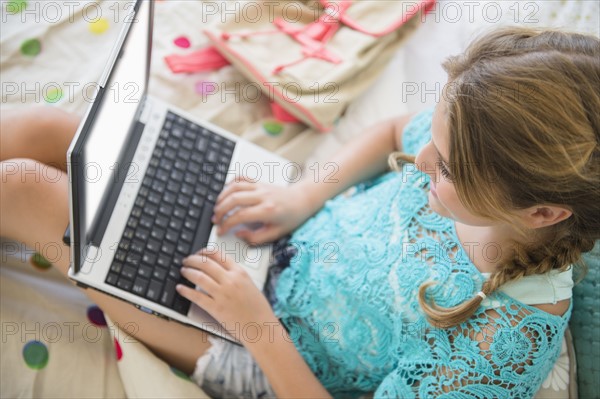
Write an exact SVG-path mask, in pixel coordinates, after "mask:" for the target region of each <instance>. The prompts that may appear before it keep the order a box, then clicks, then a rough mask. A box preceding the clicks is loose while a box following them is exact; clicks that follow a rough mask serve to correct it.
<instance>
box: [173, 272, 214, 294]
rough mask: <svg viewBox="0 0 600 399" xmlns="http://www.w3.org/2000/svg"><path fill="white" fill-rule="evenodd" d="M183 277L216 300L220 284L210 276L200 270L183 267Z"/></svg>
mask: <svg viewBox="0 0 600 399" xmlns="http://www.w3.org/2000/svg"><path fill="white" fill-rule="evenodd" d="M181 275H182V276H183V277H185V278H186V279H188V280H189V281H191V282H192V283H194V284H196V285H197V286H198V287H200V288H202V289H203V290H204V291H206V293H207V294H208V295H209V296H210V297H211V298H214V297H215V294H217V293H218V292H219V284H217V282H216V281H215V280H213V279H212V278H211V277H210V276H209V275H208V274H206V273H204V272H201V271H200V270H198V269H194V268H192V267H182V268H181Z"/></svg>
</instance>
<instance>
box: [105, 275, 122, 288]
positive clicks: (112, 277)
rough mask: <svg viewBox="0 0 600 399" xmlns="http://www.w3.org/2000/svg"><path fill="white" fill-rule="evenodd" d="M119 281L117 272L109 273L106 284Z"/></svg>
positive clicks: (114, 283)
mask: <svg viewBox="0 0 600 399" xmlns="http://www.w3.org/2000/svg"><path fill="white" fill-rule="evenodd" d="M117 281H119V275H118V274H117V273H108V276H107V277H106V284H110V285H117Z"/></svg>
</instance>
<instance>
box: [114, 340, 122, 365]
mask: <svg viewBox="0 0 600 399" xmlns="http://www.w3.org/2000/svg"><path fill="white" fill-rule="evenodd" d="M114 341H115V353H116V354H117V360H121V358H122V357H123V351H122V350H121V345H119V341H117V339H116V338H114Z"/></svg>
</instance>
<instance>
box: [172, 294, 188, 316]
mask: <svg viewBox="0 0 600 399" xmlns="http://www.w3.org/2000/svg"><path fill="white" fill-rule="evenodd" d="M190 306H191V302H190V301H188V300H187V299H185V298H184V297H182V296H181V295H179V294H176V295H175V302H174V303H173V310H174V311H176V312H177V313H181V314H183V315H186V314H187V312H189V310H190Z"/></svg>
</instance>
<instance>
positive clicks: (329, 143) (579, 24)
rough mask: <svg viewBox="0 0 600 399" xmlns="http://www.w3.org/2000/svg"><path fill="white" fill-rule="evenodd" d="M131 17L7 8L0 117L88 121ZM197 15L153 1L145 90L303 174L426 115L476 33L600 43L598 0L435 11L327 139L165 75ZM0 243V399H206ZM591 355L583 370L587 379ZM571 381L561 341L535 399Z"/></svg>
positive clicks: (214, 75) (229, 71)
mask: <svg viewBox="0 0 600 399" xmlns="http://www.w3.org/2000/svg"><path fill="white" fill-rule="evenodd" d="M468 4H470V5H468ZM128 6H130V3H128V2H124V1H121V2H118V1H117V2H115V1H108V0H106V1H91V0H88V1H77V2H62V1H59V2H47V1H22V0H21V1H2V3H1V12H2V14H1V15H2V34H1V39H0V43H1V52H0V67H1V69H2V76H1V81H2V82H1V83H2V103H1V104H0V111H4V110H7V109H12V108H18V107H26V106H29V105H31V104H46V105H47V106H50V107H60V108H63V109H65V110H68V111H72V112H75V113H78V114H79V115H82V114H83V112H84V111H85V109H86V107H87V106H88V104H89V98H90V97H89V96H90V93H91V91H90V90H91V89H90V87H92V86H93V82H95V81H96V80H97V79H98V78H99V75H100V73H101V71H102V68H103V65H104V62H105V59H106V56H107V55H108V53H109V51H110V48H111V46H112V44H113V42H114V40H115V39H116V36H117V34H118V30H119V26H120V24H121V23H122V21H123V19H124V15H125V11H126V9H127V7H128ZM202 10H203V8H202V4H201V2H196V1H177V0H166V1H158V2H157V4H156V20H155V38H154V48H153V60H152V77H151V85H150V92H151V93H152V94H154V95H155V96H157V97H159V98H162V99H164V100H166V101H169V102H171V103H173V104H176V105H177V106H179V107H180V108H182V109H184V110H186V111H188V112H190V113H192V114H194V115H196V116H198V117H200V118H205V119H208V120H210V121H211V122H213V123H216V124H217V125H220V126H222V127H224V128H225V129H228V130H230V131H232V132H233V133H235V134H238V135H240V136H242V137H244V138H246V139H248V140H250V141H253V142H255V143H257V144H258V145H261V146H263V147H265V148H268V149H270V150H273V151H275V152H277V153H278V154H280V155H282V156H284V157H286V158H288V159H290V160H292V161H295V162H298V163H301V164H308V163H312V162H317V161H321V162H322V161H324V160H327V159H328V158H329V157H330V156H331V154H332V153H333V152H334V151H336V150H337V149H338V148H339V147H340V146H341V145H343V144H344V143H345V142H347V141H348V140H350V139H351V138H353V137H355V136H356V135H358V134H368V130H365V129H366V128H367V127H368V126H369V125H370V124H372V123H375V122H377V121H380V120H382V119H385V118H389V117H392V116H395V115H398V114H402V113H406V112H416V111H419V110H422V109H425V108H427V107H431V106H432V105H434V104H435V103H436V101H437V99H438V98H439V95H440V91H441V85H442V84H443V82H445V74H444V72H443V71H442V69H441V67H440V62H441V60H443V58H444V57H446V56H447V55H450V54H454V53H458V52H460V51H461V49H462V48H464V46H465V45H466V43H468V42H469V40H470V39H471V38H472V37H473V36H474V35H475V34H476V33H477V32H480V31H482V30H485V29H488V28H491V27H494V26H499V25H504V24H530V25H535V26H557V27H566V28H568V29H570V30H577V31H581V32H586V33H592V34H595V35H600V6H599V3H598V2H597V1H538V2H491V1H481V2H470V3H469V2H456V1H446V0H440V1H439V2H438V4H437V5H436V7H435V8H434V9H433V10H432V12H431V13H430V14H428V16H427V17H426V18H424V21H423V22H422V24H421V26H420V27H419V28H418V30H417V31H416V32H415V33H414V34H412V35H411V36H410V37H409V38H408V39H407V41H406V42H405V43H404V44H403V46H402V47H401V48H400V49H399V50H398V51H397V52H396V53H395V55H394V57H393V59H392V60H391V62H390V63H389V65H388V66H387V67H386V69H385V70H384V72H383V73H382V74H381V75H380V76H379V78H378V79H377V80H376V82H375V83H374V84H373V85H372V86H371V87H370V88H369V89H368V90H366V91H365V92H364V93H362V94H361V95H360V96H359V97H358V98H357V99H356V100H355V101H354V102H353V103H352V104H351V105H350V106H349V107H348V109H347V110H346V112H345V114H344V115H343V116H342V117H341V118H340V119H339V121H338V122H337V124H336V126H335V127H334V129H333V130H332V131H331V132H329V133H319V132H317V131H315V130H312V129H309V128H308V127H306V126H305V125H303V124H301V123H284V122H280V121H278V120H276V119H274V117H273V115H272V114H271V110H270V108H269V106H268V104H267V103H263V102H258V103H255V102H253V103H249V102H244V101H215V100H213V99H210V100H207V99H206V98H205V97H204V96H202V95H201V93H199V92H198V89H197V87H198V84H199V82H202V81H216V82H220V81H229V82H231V81H234V82H242V83H243V82H245V79H244V77H243V76H241V75H240V74H239V73H238V72H236V71H235V70H234V69H233V68H232V67H225V68H223V69H221V70H219V71H214V72H207V73H198V74H173V73H172V72H171V70H169V68H168V67H167V65H166V64H165V63H164V61H163V59H164V57H165V56H166V55H170V54H186V52H189V51H192V50H194V49H198V48H201V47H203V46H205V45H206V44H207V41H206V38H205V37H204V36H203V34H202V33H201V27H202V24H201V22H202V21H201V18H199V16H201V15H202ZM213 17H214V16H213ZM186 41H187V42H186ZM188 44H189V46H188ZM116 89H117V90H125V88H116ZM1 244H2V247H1V249H2V258H1V267H0V273H1V277H0V284H1V287H0V292H1V294H0V295H1V303H0V311H1V312H0V313H1V325H2V342H1V344H0V345H1V353H2V356H1V363H2V364H1V369H0V376H1V383H0V396H1V397H7V398H8V397H29V398H33V397H77V398H84V397H110V398H112V397H115V398H116V397H119V398H120V397H131V398H133V397H203V393H202V392H201V391H200V389H199V388H198V387H197V386H196V385H195V384H193V383H192V382H190V381H189V379H188V378H187V376H185V375H184V374H183V373H181V372H180V371H178V370H176V369H174V368H172V367H169V366H168V365H167V364H165V363H164V362H162V361H161V360H160V359H158V358H156V357H155V356H154V355H153V354H152V353H151V352H149V351H148V350H147V349H146V348H145V347H144V346H143V345H141V344H140V343H138V342H136V341H135V340H134V339H131V338H129V337H128V336H127V335H126V334H124V333H123V331H122V330H119V329H118V328H115V327H114V326H112V324H111V322H110V320H108V319H107V318H106V317H104V315H103V314H102V311H101V310H100V309H99V308H98V307H96V306H95V305H93V304H92V303H91V302H90V301H89V300H88V299H87V298H86V297H85V295H84V294H83V293H82V292H80V291H79V290H77V289H76V288H74V287H73V286H72V285H71V284H69V283H68V282H65V281H64V279H63V278H62V277H61V276H60V275H59V273H58V272H57V271H56V270H53V269H52V267H51V266H49V267H48V265H46V264H45V263H44V262H41V261H40V260H39V259H37V257H36V256H33V255H34V253H35V252H36V251H38V252H42V253H43V252H44V248H37V249H30V248H24V247H23V246H21V245H20V244H18V243H14V242H11V241H8V240H2V242H1ZM596 249H598V248H596ZM596 262H598V259H597V258H596ZM594 276H596V277H593V276H592V278H595V279H596V280H595V281H597V276H598V275H597V273H596V274H595V275H594ZM124 306H129V305H125V304H124ZM582 315H583V316H577V317H579V319H577V320H579V321H578V323H580V324H582V325H585V324H586V323H587V322H588V321H586V320H587V319H586V317H590V318H591V317H592V316H594V315H596V316H597V311H596V313H594V314H592V313H585V312H584V313H582ZM586 315H587V316H586ZM596 319H597V317H596ZM588 329H589V328H588ZM592 330H593V328H592ZM592 333H593V331H592ZM597 344H598V340H596V344H594V345H595V346H593V347H592V351H591V353H596V352H595V351H596V350H597ZM598 356H599V354H598V353H596V355H595V358H592V360H590V361H591V362H594V364H593V365H592V366H591V367H592V368H593V367H597V360H593V359H599V358H600V357H598ZM586 361H587V360H586ZM598 368H600V367H597V369H598ZM574 375H575V367H574V356H573V346H572V344H571V342H570V340H569V339H565V342H564V345H563V353H562V354H561V357H560V358H559V360H558V362H557V364H556V365H555V368H554V370H553V371H552V373H551V375H550V376H549V377H548V379H547V380H546V382H545V383H544V385H543V389H542V391H540V393H538V398H564V397H575V395H576V388H577V383H576V381H575V378H574ZM596 375H597V374H596ZM581 381H582V379H581V378H580V389H581V388H582V387H581V385H582V383H581ZM589 383H590V384H591V382H589ZM586 384H587V382H586ZM583 389H586V388H583ZM583 392H584V391H582V393H583ZM587 392H591V391H587ZM582 397H583V396H582Z"/></svg>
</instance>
